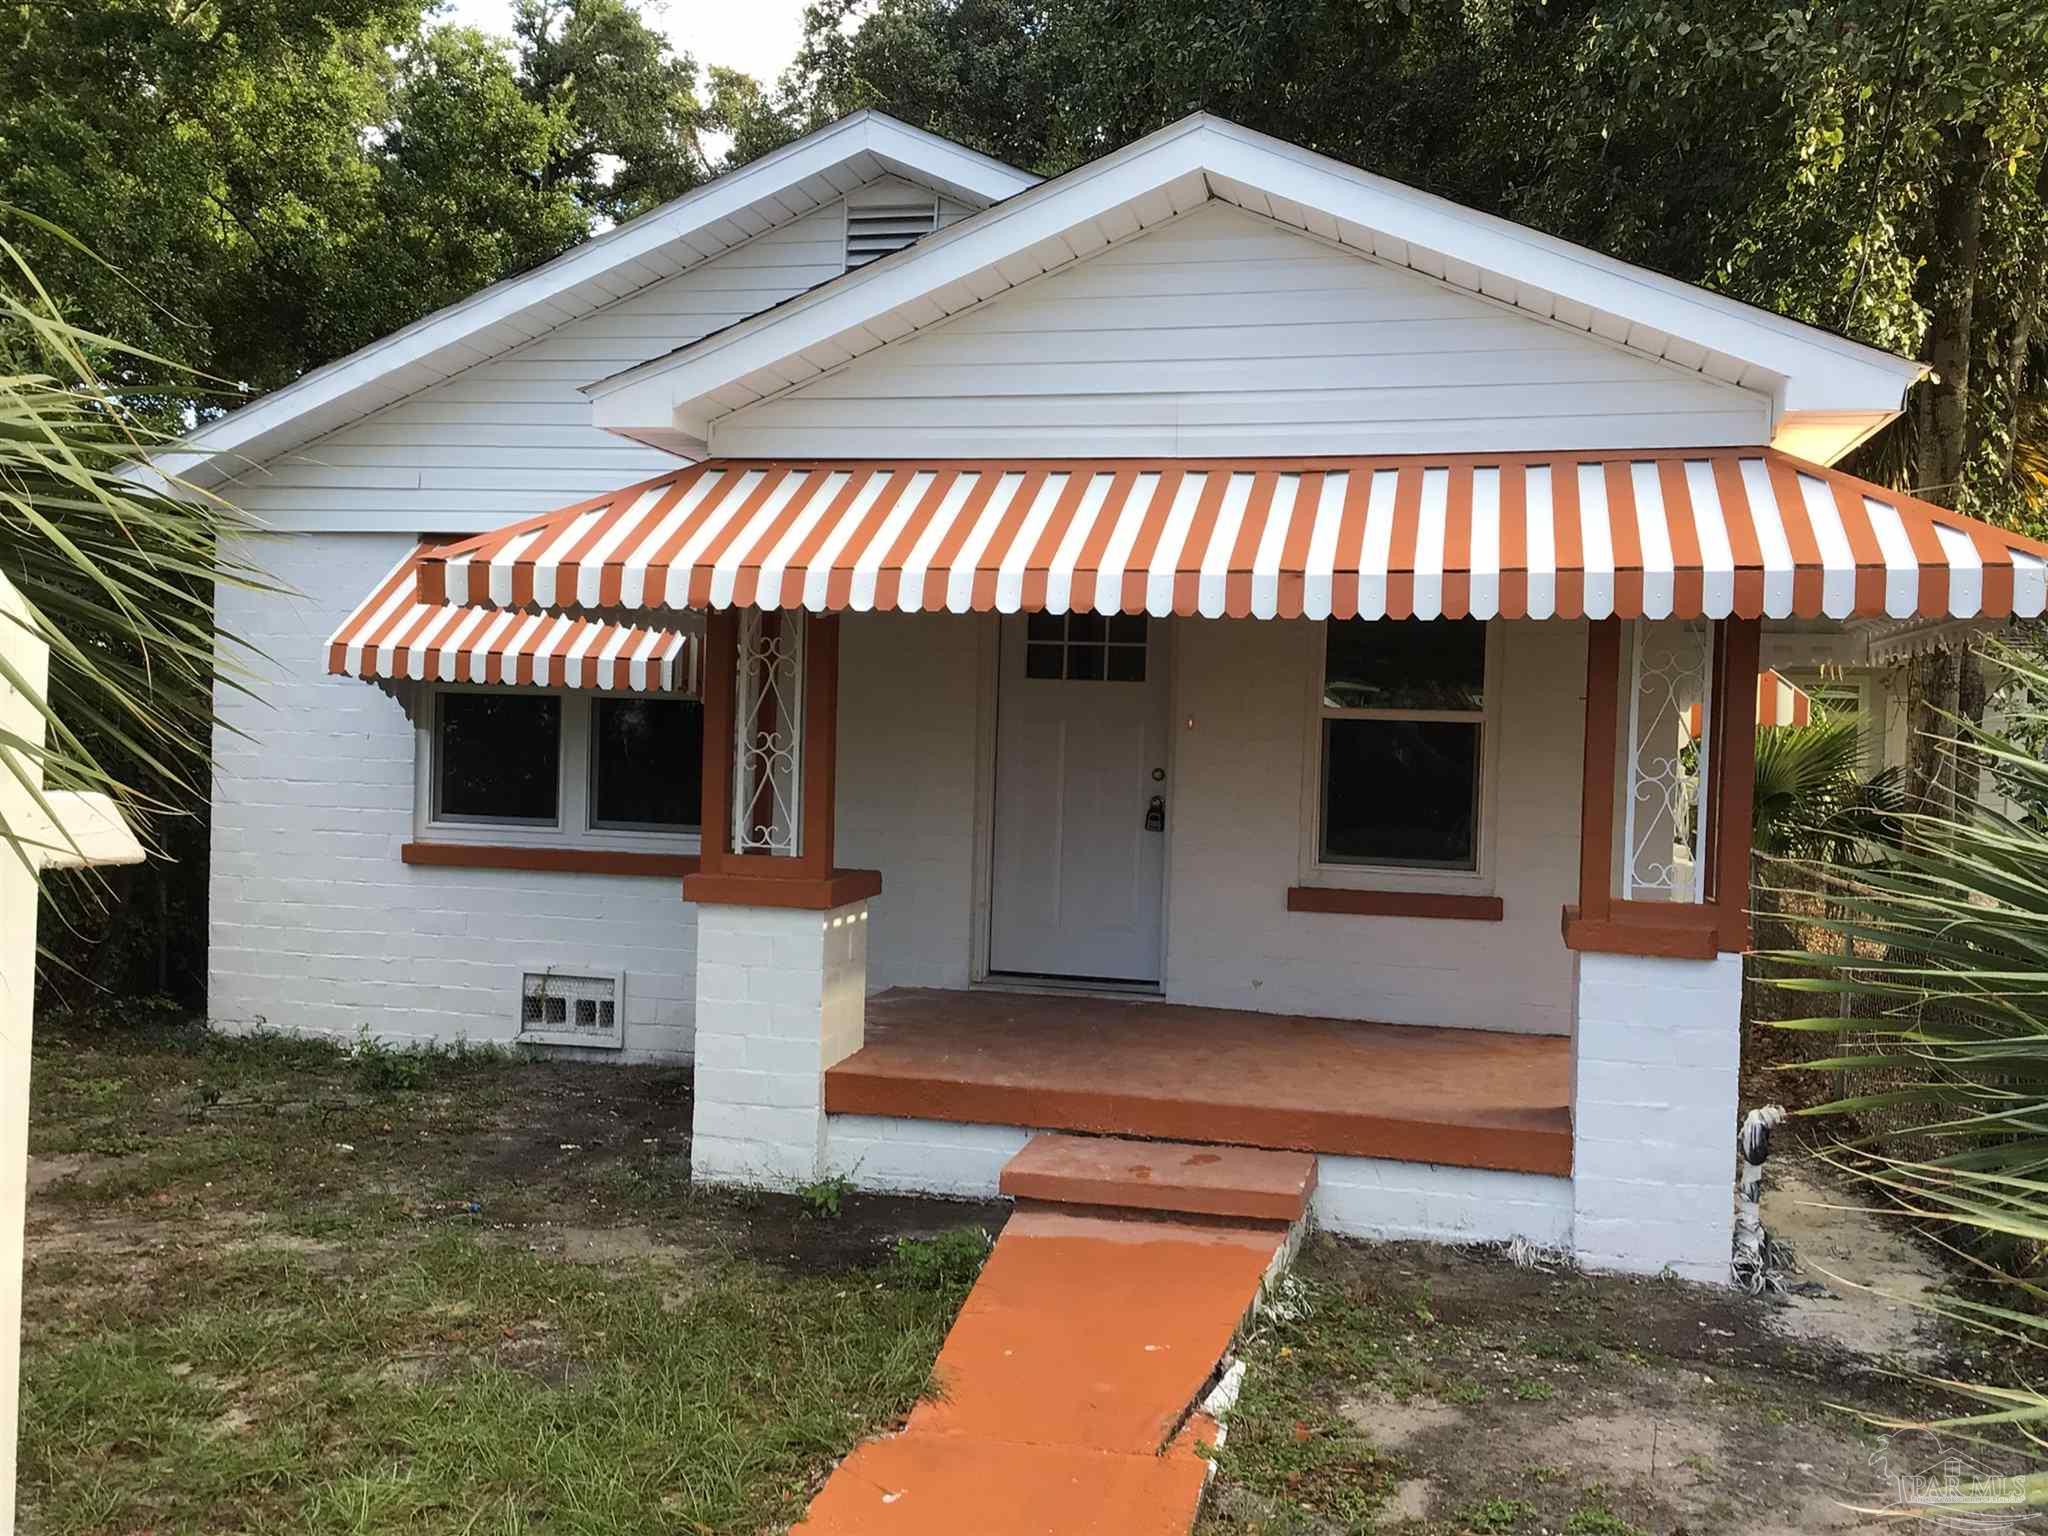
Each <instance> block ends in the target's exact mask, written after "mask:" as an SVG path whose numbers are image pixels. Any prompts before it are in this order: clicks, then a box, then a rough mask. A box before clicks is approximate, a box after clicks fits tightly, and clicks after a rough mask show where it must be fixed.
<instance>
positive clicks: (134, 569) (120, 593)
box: [0, 208, 263, 865]
mask: <svg viewBox="0 0 2048 1536" xmlns="http://www.w3.org/2000/svg"><path fill="white" fill-rule="evenodd" d="M12 212H13V210H7V209H4V208H0V214H7V213H12ZM15 216H16V217H20V218H31V217H32V216H29V215H25V214H15ZM37 222H40V221H37ZM45 228H47V226H45ZM95 358H111V359H118V360H123V361H147V362H149V363H152V364H156V365H159V366H161V362H160V360H159V359H155V358H149V357H147V356H146V355H145V354H141V353H138V352H136V351H134V350H133V349H132V348H126V347H123V346H122V345H120V344H119V343H118V342H115V341H112V340H109V339H108V338H106V337H103V336H98V335H94V334H92V333H90V332H87V331H85V330H82V329H80V328H78V327H76V326H74V325H72V324H70V323H69V322H68V321H66V320H65V318H64V316H63V314H62V313H61V311H60V310H59V307H58V306H57V304H56V303H55V302H54V301H53V300H52V298H51V297H50V295H49V293H48V292H47V291H46V290H45V289H44V288H43V287H42V285H41V284H40V283H39V282H38V281H37V280H36V276H35V274H34V272H33V271H31V270H30V268H29V266H28V263H27V262H26V261H25V260H24V258H23V257H22V254H21V252H20V250H19V248H18V247H17V246H15V245H14V244H13V243H11V242H10V241H8V240H7V239H6V238H5V236H4V235H0V573H4V574H5V576H6V577H7V579H8V580H9V581H10V582H11V583H12V584H13V586H14V588H15V589H16V592H17V593H18V595H19V598H20V600H21V601H20V604H19V606H18V607H17V608H16V609H14V610H12V611H5V618H4V619H0V622H7V623H14V624H18V625H20V626H21V627H22V628H24V629H27V630H28V631H30V632H31V633H33V634H34V635H35V636H36V637H37V638H39V639H40V640H42V641H43V642H44V643H45V644H47V645H48V646H49V648H50V678H49V682H48V685H47V687H37V686H35V685H34V681H33V680H32V679H31V678H29V677H27V676H25V675H23V674H22V673H21V672H20V671H19V670H18V669H16V668H15V667H14V666H13V665H12V664H11V663H9V662H8V661H7V660H6V657H5V652H4V651H0V679H4V681H5V682H6V683H7V684H8V685H9V686H10V687H12V688H14V689H15V690H16V691H18V692H20V693H21V694H23V695H24V696H26V697H27V698H28V699H29V700H30V702H31V703H32V704H33V706H34V708H35V709H36V711H37V713H38V714H39V715H40V716H41V717H42V721H43V724H44V737H45V739H44V740H43V741H42V742H41V743H35V742H31V741H29V740H26V739H24V738H23V737H21V736H19V735H16V734H13V733H4V734H0V749H4V750H0V764H4V765H5V767H4V768H0V772H6V773H9V774H11V775H12V776H13V777H14V778H15V779H16V780H17V781H18V782H20V783H22V784H23V785H24V786H25V787H26V788H27V789H28V791H29V796H30V799H31V801H32V802H33V803H35V804H36V805H37V806H38V807H39V808H40V809H42V810H44V811H47V810H48V803H47V802H46V801H45V800H44V799H43V797H42V793H41V790H40V788H39V787H38V780H40V781H41V783H42V784H43V785H47V786H49V787H52V788H73V789H96V790H101V791H105V792H107V793H109V794H112V795H113V796H114V797H115V798H116V800H117V801H118V802H119V803H120V804H121V806H122V809H123V811H124V812H125V813H126V814H127V815H128V816H129V818H130V819H131V821H132V822H134V823H136V824H138V825H139V826H140V827H141V828H142V829H143V830H144V831H145V833H146V832H147V830H148V828H149V825H150V822H151V820H152V819H153V818H155V817H158V816H161V815H163V814H165V813H170V812H175V811H177V810H179V809H181V808H182V807H183V806H186V805H189V804H191V803H193V802H194V801H203V800H204V798H205V794H206V788H205V785H206V770H205V764H206V761H207V752H208V746H209V737H210V734H211V731H212V726H213V723H214V707H213V687H214V681H215V677H216V672H217V670H218V671H220V674H221V676H222V677H223V679H224V681H225V682H226V684H227V686H230V687H234V686H239V681H238V679H239V669H238V664H237V663H236V662H235V661H234V660H233V659H232V653H233V652H234V651H236V650H237V649H238V643H237V642H236V641H235V640H234V639H233V637H230V636H223V635H221V634H220V633H219V632H218V631H217V629H216V626H215V624H214V619H213V585H214V583H215V581H216V580H223V581H230V582H235V583H239V584H243V585H249V586H262V585H263V582H262V579H261V577H260V576H259V575H258V574H257V573H256V572H255V570H254V569H253V568H251V567H250V566H249V565H248V564H247V563H246V562H244V561H243V560H242V559H241V558H240V557H238V556H236V555H235V554H233V553H232V552H231V550H230V548H229V546H230V545H231V543H232V540H233V537H234V535H235V534H236V533H237V532H239V531H240V530H241V529H242V528H243V526H244V525H243V523H242V520H241V519H240V518H239V517H238V516H237V514H235V513H234V512H233V511H232V509H230V508H229V507H228V506H227V505H226V504H225V503H224V502H221V501H220V500H218V499H216V498H213V497H210V496H207V495H205V494H204V493H200V492H196V491H193V490H192V489H191V488H190V487H185V486H181V485H175V484H167V483H165V482H162V481H160V480H159V481H155V482H154V483H153V484H152V482H151V481H150V479H149V478H148V477H147V473H146V471H145V470H144V469H143V466H142V465H141V462H140V461H141V459H142V458H143V456H144V454H145V453H146V451H147V450H148V449H149V448H150V447H152V446H153V445H155V444H156V443H157V442H158V441H160V435H159V434H157V433H155V432H153V431H151V430H149V429H147V428H146V427H145V426H144V425H143V424H142V422H141V421H140V419H139V418H138V416H137V415H136V413H135V412H134V411H133V410H131V409H130V408H129V406H128V404H127V403H126V402H125V401H124V400H123V399H122V397H121V396H120V395H119V394H118V393H117V392H116V391H115V390H113V389H112V388H111V387H109V386H108V384H107V383H106V382H105V381H104V380H103V378H102V376H101V373H100V371H99V369H98V368H97V367H96V366H95V363H94V359H95ZM224 651H225V652H227V653H230V654H229V659H228V660H227V661H226V662H225V664H224V665H223V664H222V663H220V662H217V655H218V654H220V653H222V652H224ZM0 837H4V838H5V840H6V842H7V844H8V848H9V850H10V851H11V853H12V854H13V856H15V857H21V858H24V859H26V860H27V861H28V862H29V863H30V864H31V865H33V864H34V863H35V862H36V860H35V859H34V858H33V857H30V854H31V850H30V849H28V848H27V847H25V846H24V843H23V841H22V835H21V829H18V828H13V827H8V826H5V825H0Z"/></svg>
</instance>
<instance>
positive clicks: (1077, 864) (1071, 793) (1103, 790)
mask: <svg viewBox="0 0 2048 1536" xmlns="http://www.w3.org/2000/svg"><path fill="white" fill-rule="evenodd" d="M1165 641H1166V626H1165V624H1163V623H1161V622H1159V621H1157V620H1153V619H1147V618H1145V617H1144V616H1142V615H1133V616H1126V617H1119V618H1111V619H1105V618H1103V617H1102V616H1100V615H1099V614H1050V613H1035V614H1031V615H1028V616H1025V615H1019V616H1016V617H1013V618H1006V619H1004V620H1003V634H1002V653H1001V685H1000V687H999V689H998V691H997V696H996V791H995V867H994V881H993V885H994V891H993V896H994V900H993V903H992V906H993V911H992V916H991V921H990V933H989V969H990V970H992V971H999V972H1007V973H1009V974H1012V975H1026V976H1069V977H1076V978H1084V979H1089V980H1104V981H1157V980H1158V979H1159V975H1160V909H1161V905H1162V900H1163V891H1162V882H1163V879H1164V874H1165V869H1166V830H1165V826H1166V817H1167V815H1168V814H1169V813H1170V804H1171V796H1170V795H1169V794H1168V793H1167V790H1168V785H1167V782H1166V730H1167V720H1166V711H1167V702H1168V701H1167V676H1166V645H1165Z"/></svg>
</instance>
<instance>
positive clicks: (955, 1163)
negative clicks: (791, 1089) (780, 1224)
mask: <svg viewBox="0 0 2048 1536" xmlns="http://www.w3.org/2000/svg"><path fill="white" fill-rule="evenodd" d="M1037 1134H1038V1133H1037V1132H1036V1131H1033V1130H1026V1129H1025V1128H1023V1127H1022V1126H1015V1125H964V1124H959V1123H956V1122H954V1121H950V1120H902V1119H896V1118H893V1117H890V1116H885V1115H832V1116H830V1117H829V1118H828V1120H827V1124H826V1128H825V1166H826V1169H827V1170H828V1171H829V1172H832V1173H842V1174H845V1175H846V1176H847V1177H848V1178H850V1179H851V1180H852V1181H853V1182H854V1184H855V1185H857V1186H858V1187H859V1188H861V1189H873V1190H881V1191H884V1192H887V1193H890V1194H904V1195H952V1196H956V1197H958V1198H960V1199H968V1200H993V1199H995V1198H996V1196H997V1195H998V1194H1000V1193H1001V1191H1000V1190H999V1189H998V1187H997V1181H998V1179H999V1178H1000V1177H1001V1175H1002V1171H1003V1165H1004V1164H1005V1163H1007V1162H1008V1161H1009V1160H1010V1159H1011V1158H1013V1157H1015V1156H1016V1155H1017V1154H1018V1153H1019V1152H1021V1151H1022V1150H1023V1149H1024V1143H1025V1142H1027V1141H1029V1140H1030V1139H1031V1138H1032V1137H1033V1136H1036V1135H1037Z"/></svg>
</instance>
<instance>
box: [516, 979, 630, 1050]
mask: <svg viewBox="0 0 2048 1536" xmlns="http://www.w3.org/2000/svg"><path fill="white" fill-rule="evenodd" d="M624 982H625V978H624V977H621V976H565V975H563V974H562V973H561V972H560V971H528V972H527V973H526V975H525V976H524V977H522V978H521V981H520V987H519V1038H520V1039H521V1040H525V1041H531V1042H532V1043H534V1044H536V1045H598V1046H610V1047H612V1048H613V1049H615V1050H616V1049H617V1048H618V1047H620V1046H622V1045H624V1044H625V1043H626V1036H625V1030H624V1028H623V1025H624V1022H625V1019H624V1014H623V998H624V992H625V985H624Z"/></svg>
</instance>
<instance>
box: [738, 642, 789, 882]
mask: <svg viewBox="0 0 2048 1536" xmlns="http://www.w3.org/2000/svg"><path fill="white" fill-rule="evenodd" d="M738 651H739V663H738V665H739V672H738V676H737V678H736V679H735V682H734V688H733V731H732V744H733V761H732V851H733V852H734V853H755V854H763V853H764V854H770V855H775V856H779V857H784V858H795V857H796V856H797V855H799V854H801V853H802V852H803V835H804V833H803V823H804V818H803V718H804V615H803V611H802V610H801V609H796V610H791V611H787V612H780V613H764V612H762V611H761V610H760V609H759V608H745V609H742V610H741V611H740V615H739V646H738Z"/></svg>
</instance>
